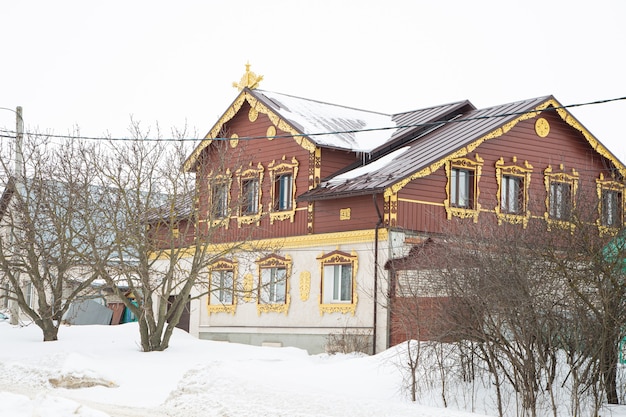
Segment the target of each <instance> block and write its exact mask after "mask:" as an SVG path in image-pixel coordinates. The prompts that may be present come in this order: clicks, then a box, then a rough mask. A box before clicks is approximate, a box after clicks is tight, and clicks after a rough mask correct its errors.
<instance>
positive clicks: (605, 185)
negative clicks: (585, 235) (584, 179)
mask: <svg viewBox="0 0 626 417" xmlns="http://www.w3.org/2000/svg"><path fill="white" fill-rule="evenodd" d="M596 190H597V193H598V220H597V225H598V229H599V230H600V233H601V234H608V235H615V234H617V232H618V231H619V230H620V229H621V228H622V226H623V224H624V184H622V183H620V182H618V181H615V180H614V179H605V178H604V174H602V173H600V178H599V179H597V180H596ZM607 191H613V192H616V193H618V200H619V201H618V202H617V203H618V207H617V213H616V216H617V219H616V223H615V224H614V225H607V224H605V223H606V221H605V213H604V206H605V201H604V194H605V192H607Z"/></svg>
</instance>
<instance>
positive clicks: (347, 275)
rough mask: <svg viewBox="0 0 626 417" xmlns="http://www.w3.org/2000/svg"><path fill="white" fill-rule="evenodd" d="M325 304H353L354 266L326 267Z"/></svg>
mask: <svg viewBox="0 0 626 417" xmlns="http://www.w3.org/2000/svg"><path fill="white" fill-rule="evenodd" d="M323 291H324V303H345V302H348V303H350V302H352V264H343V265H326V266H325V267H324V290H323Z"/></svg>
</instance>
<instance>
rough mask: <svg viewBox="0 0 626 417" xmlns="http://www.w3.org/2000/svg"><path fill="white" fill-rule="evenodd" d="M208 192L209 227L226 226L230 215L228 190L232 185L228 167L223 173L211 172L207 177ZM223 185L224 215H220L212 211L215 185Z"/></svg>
mask: <svg viewBox="0 0 626 417" xmlns="http://www.w3.org/2000/svg"><path fill="white" fill-rule="evenodd" d="M208 178H209V179H208V181H207V184H208V194H209V196H208V197H209V208H208V213H207V214H208V218H209V220H210V222H211V227H219V226H224V227H226V228H228V225H229V223H230V222H229V218H230V215H231V210H230V190H231V187H232V183H233V179H232V175H231V172H230V169H227V170H226V172H225V173H224V174H213V173H212V172H211V173H210V174H209V177H208ZM220 186H224V187H225V188H226V202H225V211H226V212H225V213H224V214H225V215H224V216H220V215H218V214H216V213H214V212H213V206H214V204H215V203H216V202H215V201H214V199H215V195H216V193H215V189H216V188H217V187H220Z"/></svg>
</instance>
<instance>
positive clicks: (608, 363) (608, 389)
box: [601, 338, 619, 404]
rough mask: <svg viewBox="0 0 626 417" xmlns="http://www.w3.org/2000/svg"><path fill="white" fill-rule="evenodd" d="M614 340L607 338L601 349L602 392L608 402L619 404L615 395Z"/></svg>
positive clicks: (615, 362)
mask: <svg viewBox="0 0 626 417" xmlns="http://www.w3.org/2000/svg"><path fill="white" fill-rule="evenodd" d="M613 342H614V340H612V339H611V338H607V340H606V341H605V346H604V349H603V351H602V359H601V363H602V365H601V366H602V368H601V369H602V379H603V380H604V381H603V382H604V392H605V394H606V401H607V402H608V403H609V404H619V397H618V396H617V381H616V379H617V361H618V358H617V349H616V344H614V343H613Z"/></svg>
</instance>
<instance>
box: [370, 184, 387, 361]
mask: <svg viewBox="0 0 626 417" xmlns="http://www.w3.org/2000/svg"><path fill="white" fill-rule="evenodd" d="M372 200H373V201H374V207H376V214H378V222H377V223H376V227H375V229H374V317H373V321H374V323H373V325H374V329H373V332H372V336H373V338H374V340H373V342H372V353H373V354H376V336H377V332H376V327H377V325H378V321H377V316H378V230H379V229H380V226H382V225H383V223H384V221H383V216H382V215H381V214H380V208H379V207H378V204H377V203H376V194H372Z"/></svg>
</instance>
